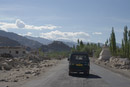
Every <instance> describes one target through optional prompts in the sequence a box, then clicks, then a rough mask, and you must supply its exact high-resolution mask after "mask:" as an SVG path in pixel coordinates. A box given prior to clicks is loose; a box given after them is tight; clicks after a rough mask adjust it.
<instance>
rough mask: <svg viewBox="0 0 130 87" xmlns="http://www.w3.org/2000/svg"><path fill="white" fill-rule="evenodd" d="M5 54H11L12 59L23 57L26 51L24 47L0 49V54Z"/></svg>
mask: <svg viewBox="0 0 130 87" xmlns="http://www.w3.org/2000/svg"><path fill="white" fill-rule="evenodd" d="M3 53H7V54H11V55H12V56H13V57H21V56H24V55H25V54H26V53H27V51H26V48H25V47H0V54H3Z"/></svg>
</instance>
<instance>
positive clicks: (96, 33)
mask: <svg viewBox="0 0 130 87" xmlns="http://www.w3.org/2000/svg"><path fill="white" fill-rule="evenodd" d="M92 34H93V35H101V34H102V32H94V33H92Z"/></svg>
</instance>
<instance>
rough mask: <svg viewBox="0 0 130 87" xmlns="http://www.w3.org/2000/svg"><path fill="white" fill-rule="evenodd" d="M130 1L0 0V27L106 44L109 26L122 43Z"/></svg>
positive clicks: (128, 17)
mask: <svg viewBox="0 0 130 87" xmlns="http://www.w3.org/2000/svg"><path fill="white" fill-rule="evenodd" d="M126 25H127V26H128V29H129V27H130V0H0V30H4V31H7V32H14V33H17V34H19V35H22V36H25V35H28V36H33V37H42V38H46V39H50V40H61V39H63V40H66V41H75V42H76V41H77V39H80V40H83V41H84V42H95V43H98V42H101V43H105V41H106V40H107V39H109V37H110V33H111V30H112V27H114V31H115V34H116V41H117V42H118V43H121V40H122V38H123V29H124V26H126Z"/></svg>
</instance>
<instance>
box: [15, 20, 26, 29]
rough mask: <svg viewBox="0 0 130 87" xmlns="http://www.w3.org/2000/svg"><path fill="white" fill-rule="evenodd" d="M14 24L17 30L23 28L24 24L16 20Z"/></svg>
mask: <svg viewBox="0 0 130 87" xmlns="http://www.w3.org/2000/svg"><path fill="white" fill-rule="evenodd" d="M15 24H16V26H17V27H18V28H25V23H24V22H23V21H21V20H20V19H17V20H16V23H15Z"/></svg>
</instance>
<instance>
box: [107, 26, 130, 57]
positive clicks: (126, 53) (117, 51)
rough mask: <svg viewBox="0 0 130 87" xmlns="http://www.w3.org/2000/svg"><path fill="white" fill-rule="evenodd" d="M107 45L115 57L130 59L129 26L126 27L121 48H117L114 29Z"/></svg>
mask: <svg viewBox="0 0 130 87" xmlns="http://www.w3.org/2000/svg"><path fill="white" fill-rule="evenodd" d="M105 44H106V45H108V46H109V47H110V51H111V53H112V55H113V56H121V57H127V58H130V30H128V27H127V26H125V27H124V33H123V39H122V45H121V47H118V46H116V36H115V32H114V28H112V32H111V35H110V38H109V41H108V40H107V41H106V43H105Z"/></svg>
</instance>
